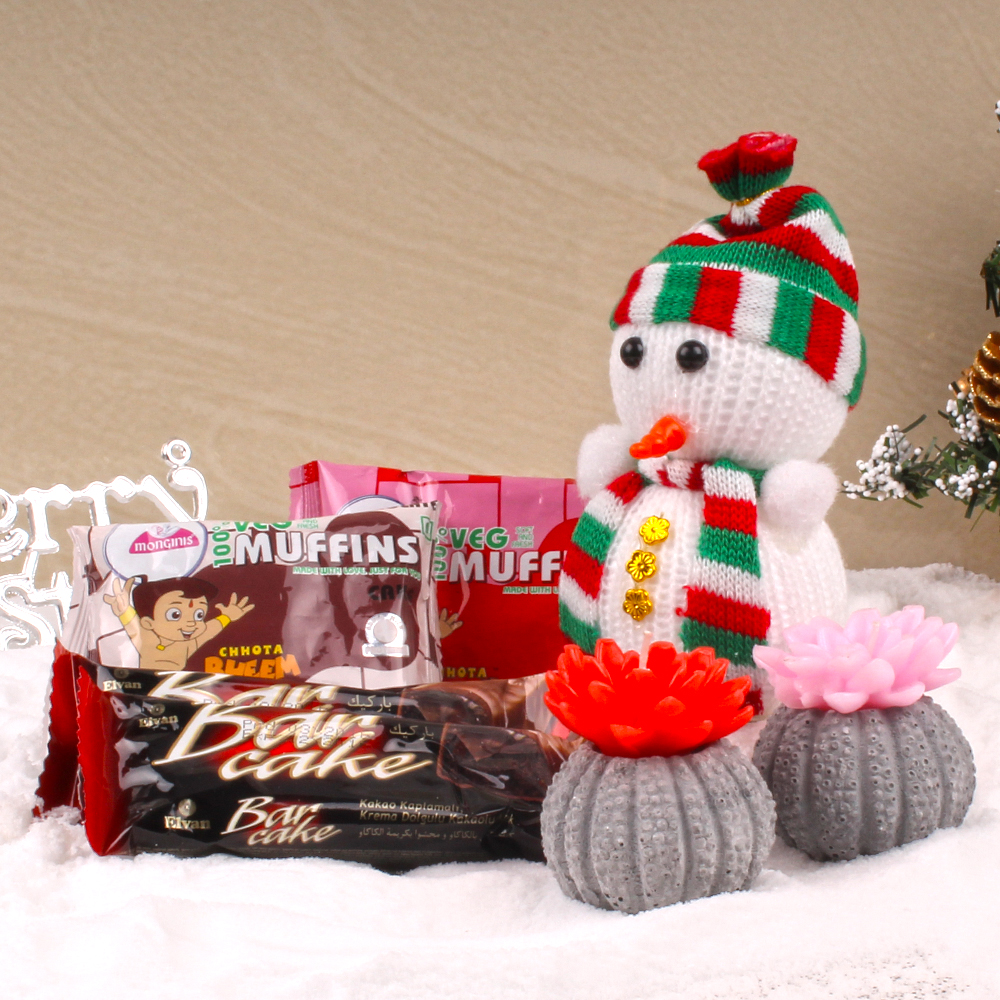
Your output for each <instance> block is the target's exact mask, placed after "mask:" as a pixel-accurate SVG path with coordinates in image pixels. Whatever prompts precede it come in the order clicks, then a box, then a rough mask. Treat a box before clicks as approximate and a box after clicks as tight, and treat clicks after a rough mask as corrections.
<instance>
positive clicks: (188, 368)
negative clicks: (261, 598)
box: [0, 0, 1000, 576]
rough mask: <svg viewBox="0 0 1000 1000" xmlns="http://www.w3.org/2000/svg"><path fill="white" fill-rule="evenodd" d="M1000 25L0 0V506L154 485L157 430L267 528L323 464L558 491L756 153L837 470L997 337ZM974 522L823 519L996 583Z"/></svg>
mask: <svg viewBox="0 0 1000 1000" xmlns="http://www.w3.org/2000/svg"><path fill="white" fill-rule="evenodd" d="M998 37H1000V8H998V7H997V5H996V4H995V3H992V2H974V0H962V3H961V4H942V3H937V2H933V0H908V2H899V3H888V2H868V3H839V4H828V3H821V2H818V0H794V2H773V3H771V2H760V3H755V4H750V3H746V2H723V0H698V2H667V0H661V2H648V3H638V2H619V3H602V2H597V0H573V2H560V0H533V2H509V0H508V2H503V3H493V2H474V3H470V2H456V0H414V2H388V0H369V2H360V0H359V2H353V0H340V2H327V3H323V2H314V3H304V2H303V3H300V2H291V0H272V2H247V0H219V2H200V3H187V2H169V3H153V2H137V3H129V4H123V3H120V2H76V3H68V2H56V0H47V2H43V0H26V2H21V3H16V2H9V0H4V2H3V3H0V320H2V331H3V334H2V335H3V344H4V348H5V350H4V357H5V369H4V378H3V395H2V399H3V403H2V411H0V412H2V414H3V434H2V444H0V448H2V451H0V455H2V462H0V471H2V475H0V485H2V486H3V487H4V488H6V489H8V490H10V491H19V490H21V489H23V488H25V487H27V486H31V485H35V486H48V485H51V484H53V483H56V482H65V483H67V484H69V485H71V486H72V487H74V488H79V487H82V486H83V485H84V484H85V483H87V482H89V481H90V480H92V479H96V478H109V477H111V476H113V475H115V474H119V473H121V474H127V475H130V476H133V477H138V476H140V475H142V474H145V473H146V472H154V473H157V472H158V470H160V469H162V465H161V463H160V461H159V458H158V457H157V456H158V452H159V447H160V445H161V444H162V443H163V442H164V441H166V440H168V439H169V438H172V437H175V436H180V437H184V438H186V439H187V440H188V441H189V442H190V443H191V445H192V447H193V449H194V459H193V463H192V464H195V465H196V466H197V467H199V468H200V469H201V470H202V471H203V472H204V473H205V475H206V477H207V478H208V481H209V485H210V489H211V494H212V502H211V504H210V515H212V516H215V517H227V518H228V517H257V518H280V517H281V516H282V515H283V514H285V513H286V511H287V502H288V492H287V470H288V469H289V468H290V467H291V466H293V465H297V464H300V463H302V462H305V461H308V460H310V459H313V458H326V459H330V460H334V461H340V462H358V463H375V464H384V465H397V466H402V467H404V468H433V469H440V470H449V471H468V472H504V473H511V474H522V475H556V476H568V475H572V474H573V470H574V466H575V456H576V450H577V446H578V444H579V441H580V439H581V438H582V437H583V435H584V434H585V433H586V432H587V431H588V430H589V429H590V428H592V427H593V426H595V425H596V424H598V423H600V422H604V421H607V420H609V419H612V418H613V410H612V407H611V400H610V391H609V388H608V384H607V354H608V346H609V331H608V327H607V316H608V314H609V313H610V311H611V308H612V307H613V305H614V304H615V302H616V301H617V298H618V296H619V295H620V293H621V291H622V289H623V287H624V284H625V282H626V280H627V279H628V277H629V275H630V274H631V272H632V271H633V270H634V269H635V268H636V267H638V266H639V265H641V264H643V263H645V262H646V261H647V260H648V258H649V257H650V256H651V255H652V254H653V253H654V252H656V251H657V250H658V249H660V247H661V246H663V245H664V244H665V243H666V242H668V241H669V240H670V239H672V238H673V237H675V236H676V235H678V234H679V233H680V232H681V231H682V230H683V229H685V228H687V227H688V226H689V225H691V224H692V223H693V222H694V221H696V220H697V219H699V218H700V217H702V216H704V215H707V214H710V213H715V212H718V211H722V210H724V209H723V207H722V202H721V201H720V200H719V199H718V198H717V197H716V195H715V194H714V193H713V192H712V190H711V188H710V187H709V186H708V184H707V182H705V180H704V179H703V176H702V175H701V174H700V172H699V171H698V170H697V169H696V167H695V163H696V161H697V159H698V157H699V156H700V155H701V154H702V153H704V152H705V151H706V150H708V149H711V148H714V147H718V146H722V145H725V144H727V143H729V142H731V141H732V140H734V139H735V138H736V137H737V136H738V135H739V134H740V133H742V132H747V131H751V130H756V129H774V130H777V131H784V132H791V133H792V134H794V135H796V136H798V138H799V151H798V154H797V163H796V168H795V172H794V175H793V180H794V181H796V182H798V183H804V184H809V185H812V186H814V187H817V188H818V189H819V190H820V191H821V192H822V193H823V194H824V195H826V197H827V198H828V199H829V200H830V201H831V202H832V204H833V205H834V207H835V209H836V210H837V212H838V214H839V215H840V217H841V220H842V221H843V223H844V225H845V228H846V229H847V232H848V235H849V237H850V240H851V245H852V248H853V251H854V254H855V257H856V261H857V268H858V273H859V278H860V283H861V323H862V328H863V330H864V331H865V333H866V335H867V337H868V343H869V348H870V355H869V359H870V360H869V365H870V367H869V372H870V375H869V380H868V384H867V388H866V391H865V394H864V395H863V397H862V401H861V404H860V406H859V407H858V408H857V410H856V411H855V412H854V414H853V415H852V416H851V417H850V418H849V420H848V423H847V426H846V428H845V430H844V432H843V433H842V435H841V437H840V439H839V440H838V441H837V443H836V445H835V447H834V449H833V450H832V452H831V453H830V455H829V456H828V458H829V460H830V461H831V462H832V463H833V465H834V466H835V467H836V469H837V471H838V472H839V473H841V474H842V475H852V474H853V472H854V469H853V461H854V459H856V458H863V457H867V455H868V453H869V451H870V448H871V444H872V441H873V440H874V438H875V437H876V435H877V434H878V433H879V432H880V431H881V430H882V428H883V427H884V426H885V425H886V424H887V423H890V422H897V423H900V424H904V423H907V422H909V421H910V420H912V419H913V418H915V417H917V416H919V415H920V414H921V413H928V414H931V415H933V414H934V412H935V411H936V410H937V409H939V408H941V407H943V405H944V402H945V400H946V399H947V398H948V390H947V383H948V382H949V381H950V380H951V379H953V378H954V377H955V376H956V375H957V373H958V372H959V371H960V370H961V369H962V368H963V367H964V366H965V365H967V364H968V363H969V362H970V361H971V359H972V357H973V355H974V353H975V351H976V349H977V347H978V345H979V344H980V343H981V342H982V340H983V339H984V337H985V335H986V333H987V332H988V331H989V330H990V329H992V328H993V327H994V326H1000V321H997V320H995V319H994V318H993V317H992V314H991V313H986V312H985V311H984V309H983V303H984V293H983V290H982V284H981V282H980V279H979V277H978V272H979V266H980V263H981V261H982V259H983V257H984V256H985V255H986V254H987V253H988V252H989V250H990V249H991V247H992V245H993V243H994V241H995V240H996V239H997V238H998V237H1000V136H998V135H997V133H996V124H997V123H996V120H995V119H994V117H993V114H992V109H993V105H994V102H995V101H996V100H997V98H998V97H1000V64H998V60H997V38H998ZM935 430H936V431H937V432H938V433H940V434H944V433H945V431H946V425H945V424H944V422H943V421H940V420H939V418H937V417H934V416H931V417H930V418H929V420H928V422H927V425H925V428H921V429H920V432H918V434H917V436H918V437H919V438H921V439H929V437H930V436H931V434H932V433H934V431H935ZM146 514H147V512H143V516H146ZM961 514H962V510H961V508H960V506H959V505H958V504H957V503H955V502H954V501H946V500H943V499H940V500H939V502H937V503H931V504H930V505H929V509H927V510H924V511H917V510H914V509H912V508H909V507H906V506H905V505H903V504H900V503H886V504H881V505H878V506H876V505H875V504H870V503H859V502H853V503H851V502H848V501H846V499H844V498H840V499H839V500H838V502H837V504H836V505H835V508H834V511H833V513H832V522H833V524H834V528H835V530H836V531H837V533H838V535H839V537H840V539H841V543H842V546H843V548H844V552H845V556H846V558H847V560H848V563H849V564H850V565H852V566H855V567H860V566H866V565H867V566H891V565H899V564H904V565H905V564H909V565H920V564H923V563H926V562H932V561H939V560H945V561H952V562H956V563H960V564H964V565H966V566H967V567H969V568H971V569H974V570H977V571H981V572H987V573H991V574H992V575H994V576H1000V537H998V531H997V525H998V522H997V519H996V518H987V519H984V521H983V522H982V523H981V524H980V525H979V527H978V528H977V529H976V531H975V532H974V533H973V534H970V533H969V530H968V528H969V523H968V522H967V521H963V520H962V517H961ZM132 516H133V517H136V516H138V515H137V514H136V512H134V511H133V513H132Z"/></svg>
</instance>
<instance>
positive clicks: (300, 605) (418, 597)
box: [63, 504, 441, 689]
mask: <svg viewBox="0 0 1000 1000" xmlns="http://www.w3.org/2000/svg"><path fill="white" fill-rule="evenodd" d="M436 529H437V509H436V506H435V505H433V504H420V505H419V506H408V507H403V506H398V507H395V508H393V509H392V510H391V511H390V510H377V511H367V512H356V513H349V514H344V515H342V516H340V517H321V518H308V519H305V520H301V521H286V522H283V523H279V524H263V523H251V522H240V521H207V522H200V521H188V522H185V523H182V524H114V525H107V526H96V527H91V528H84V527H73V528H71V529H70V535H71V536H72V539H73V546H74V555H73V560H74V587H73V597H72V601H71V609H70V615H69V620H68V621H67V625H66V630H65V633H64V635H63V644H64V645H65V646H66V648H67V649H69V650H70V651H71V652H74V653H79V654H81V655H83V656H86V657H88V658H90V659H92V660H95V661H97V662H99V663H103V664H105V665H107V666H112V667H115V666H118V667H138V668H141V669H144V670H168V671H169V670H191V671H204V672H207V673H226V674H233V675H237V676H245V677H258V678H261V679H264V680H273V681H280V680H282V679H283V678H285V677H289V678H297V679H300V680H310V681H312V682H314V683H327V684H341V685H345V686H349V687H354V688H366V689H376V688H386V687H401V686H404V685H407V684H423V683H429V682H433V681H437V680H439V679H440V676H441V671H440V666H439V663H440V656H439V651H438V645H437V632H436V624H437V605H436V595H435V588H434V585H433V580H432V578H431V553H432V546H433V542H432V540H433V538H434V537H435V535H436Z"/></svg>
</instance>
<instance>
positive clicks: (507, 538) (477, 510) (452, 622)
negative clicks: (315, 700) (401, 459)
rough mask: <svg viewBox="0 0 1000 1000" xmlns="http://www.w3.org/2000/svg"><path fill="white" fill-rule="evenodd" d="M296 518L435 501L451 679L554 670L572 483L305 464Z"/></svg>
mask: <svg viewBox="0 0 1000 1000" xmlns="http://www.w3.org/2000/svg"><path fill="white" fill-rule="evenodd" d="M290 476H291V493H292V503H291V512H292V516H293V517H314V516H321V515H331V514H347V513H349V512H352V511H360V510H372V509H373V508H386V509H391V510H396V509H398V505H400V504H410V503H413V502H414V501H424V502H431V501H433V502H437V503H438V505H439V507H440V515H439V523H438V527H437V531H436V534H435V546H434V559H433V566H432V572H433V576H434V582H435V583H436V585H437V598H438V606H439V608H440V634H441V655H442V669H443V676H444V679H445V680H468V679H485V678H488V677H526V676H528V675H529V674H542V673H544V672H545V671H546V670H550V669H551V668H552V664H553V663H555V661H556V658H557V657H558V656H559V654H560V652H562V648H563V644H564V643H565V641H566V640H565V638H564V637H563V635H562V632H561V631H560V628H559V574H560V571H561V568H562V561H563V557H564V555H565V552H566V548H567V546H568V544H569V539H570V536H571V535H572V533H573V528H574V527H575V526H576V522H577V518H578V517H579V516H580V513H581V511H582V510H583V500H582V498H581V497H580V495H579V493H577V491H576V486H575V484H574V482H573V480H572V479H540V478H529V477H521V476H473V475H464V474H458V473H444V472H404V471H402V470H401V469H390V468H384V467H379V466H373V465H334V464H332V463H330V462H309V463H307V464H306V465H303V466H299V467H298V468H295V469H292V471H291V474H290Z"/></svg>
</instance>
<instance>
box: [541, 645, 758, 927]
mask: <svg viewBox="0 0 1000 1000" xmlns="http://www.w3.org/2000/svg"><path fill="white" fill-rule="evenodd" d="M728 666H729V663H728V661H727V660H723V659H717V658H716V657H715V653H714V651H713V650H711V649H707V648H705V649H696V650H694V651H692V652H690V653H681V652H678V651H677V650H676V649H675V648H674V647H673V646H672V645H671V644H670V643H668V642H655V643H652V645H650V646H649V647H648V648H647V649H646V650H645V651H644V653H643V654H642V655H640V654H639V653H636V652H632V651H630V652H626V653H623V652H622V651H621V650H620V649H619V648H618V646H617V645H616V644H615V643H614V642H612V641H611V640H610V639H601V640H599V641H598V643H597V647H596V649H595V655H594V656H587V655H586V654H584V653H583V651H582V650H581V649H580V648H579V647H578V646H567V647H566V650H565V652H564V653H563V654H562V655H561V656H560V657H559V661H558V667H557V669H556V670H553V671H550V672H549V673H548V674H547V675H546V680H547V681H548V685H549V691H548V693H547V695H546V698H545V700H546V703H547V704H548V706H549V708H550V709H551V710H552V712H553V714H554V715H555V716H556V717H557V718H558V719H560V720H561V721H562V722H563V723H564V724H565V725H566V726H568V727H569V728H570V729H572V730H573V731H575V732H577V733H579V734H580V735H581V736H585V737H587V739H589V740H591V741H592V743H593V744H596V747H595V746H592V745H591V746H584V747H581V748H580V749H578V750H576V751H575V752H574V753H573V754H572V756H571V757H570V759H569V760H568V761H567V763H566V764H565V765H563V768H562V770H560V772H559V773H558V774H557V775H556V777H555V779H554V781H553V783H552V785H551V786H550V788H549V791H548V794H547V795H546V798H545V803H544V805H543V808H542V842H543V846H544V848H545V855H546V858H547V860H548V863H549V866H550V867H551V868H552V869H553V871H554V872H555V874H556V878H557V879H558V881H559V885H560V886H561V887H562V890H563V892H565V893H566V895H567V896H570V897H572V898H574V899H579V900H582V901H584V902H586V903H590V904H592V905H594V906H600V907H603V908H605V909H615V910H622V911H625V912H627V913H636V912H638V911H640V910H647V909H651V908H653V907H656V906H666V905H669V904H671V903H677V902H681V901H683V900H688V899H697V898H699V897H701V896H709V895H713V894H715V893H719V892H731V891H733V890H736V889H746V888H748V887H749V885H750V883H751V882H752V881H753V880H754V878H756V876H757V874H758V873H759V872H760V869H761V867H762V866H763V863H764V859H765V858H766V857H767V853H768V851H769V850H770V848H771V844H772V843H773V841H774V804H773V803H772V801H771V797H770V795H769V794H768V791H767V788H766V787H765V785H764V783H763V781H762V780H761V778H760V775H759V774H758V773H757V771H756V770H755V769H754V768H753V766H752V765H751V764H750V761H749V760H747V758H746V757H745V756H744V755H743V754H742V753H741V752H740V751H739V750H737V749H736V748H735V747H733V746H731V745H730V744H728V743H719V742H716V741H718V740H719V738H720V737H722V736H726V735H728V734H729V733H732V732H734V731H735V730H736V729H738V728H739V727H740V726H742V725H743V724H744V723H746V722H748V721H749V720H750V719H751V718H752V717H753V712H754V710H753V707H752V706H749V705H747V704H746V695H747V693H748V691H749V689H750V684H751V681H750V678H749V677H739V678H736V679H734V680H730V681H727V680H726V679H725V677H726V669H727V668H728Z"/></svg>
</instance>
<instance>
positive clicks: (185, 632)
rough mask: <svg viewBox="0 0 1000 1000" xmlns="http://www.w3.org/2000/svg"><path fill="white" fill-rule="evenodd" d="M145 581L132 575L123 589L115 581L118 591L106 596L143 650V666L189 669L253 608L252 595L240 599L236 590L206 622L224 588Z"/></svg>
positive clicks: (176, 580)
mask: <svg viewBox="0 0 1000 1000" xmlns="http://www.w3.org/2000/svg"><path fill="white" fill-rule="evenodd" d="M140 580H141V577H137V576H133V577H129V579H128V580H126V581H125V586H124V587H123V586H122V585H121V583H119V581H118V580H117V579H115V581H114V583H113V584H112V586H113V588H114V593H113V594H105V595H104V600H105V601H106V602H107V603H108V604H110V605H111V610H112V611H114V613H115V614H116V615H117V616H118V620H119V621H120V622H121V623H122V625H123V626H124V628H125V632H126V634H127V635H128V637H129V638H130V639H131V640H132V645H133V646H135V648H136V649H137V650H138V651H139V667H140V668H141V669H142V670H186V669H187V661H188V657H189V656H191V655H192V654H193V653H194V652H195V651H196V650H198V649H199V648H200V647H201V646H204V645H205V643H206V642H209V641H210V640H212V639H214V638H215V637H216V636H217V635H218V634H219V633H220V632H221V631H222V630H223V629H224V628H225V627H226V626H227V625H228V624H229V623H230V622H235V621H239V620H240V619H241V618H242V617H243V616H244V615H245V614H247V613H248V612H250V611H253V609H254V605H253V604H250V603H249V601H250V598H249V597H244V598H241V599H240V600H237V599H236V595H235V594H233V596H232V597H231V598H230V599H229V603H228V604H216V607H217V608H218V609H219V616H218V617H217V618H211V619H209V620H208V621H206V620H205V616H206V615H207V614H208V602H209V601H210V600H212V598H214V597H215V595H216V594H218V592H219V591H218V589H217V588H216V587H215V586H213V585H212V584H211V583H209V582H208V581H207V580H199V579H198V578H197V577H172V578H170V579H167V580H153V581H150V582H145V581H143V582H140Z"/></svg>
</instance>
